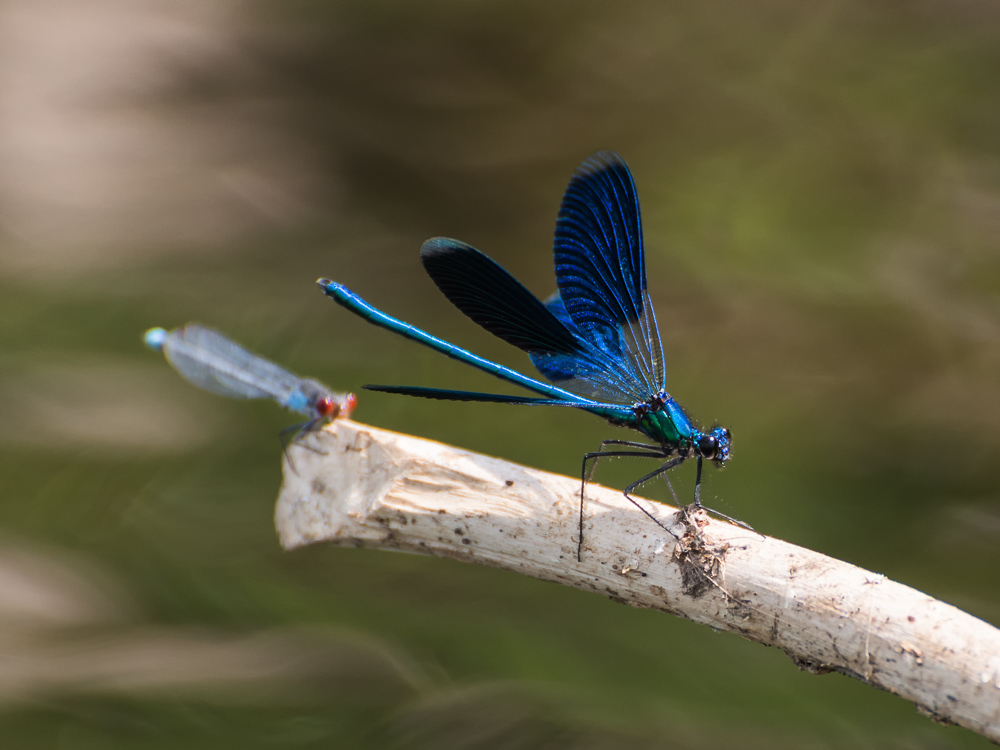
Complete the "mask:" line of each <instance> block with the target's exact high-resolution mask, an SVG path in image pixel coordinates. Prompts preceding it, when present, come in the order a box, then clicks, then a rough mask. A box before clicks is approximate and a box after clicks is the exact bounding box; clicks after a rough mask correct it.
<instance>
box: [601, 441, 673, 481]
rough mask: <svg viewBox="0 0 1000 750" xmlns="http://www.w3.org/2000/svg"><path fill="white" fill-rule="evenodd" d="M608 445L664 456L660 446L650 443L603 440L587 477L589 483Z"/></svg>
mask: <svg viewBox="0 0 1000 750" xmlns="http://www.w3.org/2000/svg"><path fill="white" fill-rule="evenodd" d="M606 445H624V446H626V447H627V448H645V449H646V450H649V451H654V452H656V453H657V455H663V453H662V451H663V447H662V446H660V445H649V444H648V443H634V442H632V441H631V440H602V441H601V447H600V448H598V449H597V452H596V453H594V454H593V455H594V456H595V458H594V463H592V464H591V465H590V473H589V474H588V475H587V481H588V482H589V481H590V480H591V479H592V478H593V477H594V472H595V471H597V461H598V459H600V457H601V456H603V455H604V446H606Z"/></svg>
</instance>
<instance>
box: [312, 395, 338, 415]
mask: <svg viewBox="0 0 1000 750" xmlns="http://www.w3.org/2000/svg"><path fill="white" fill-rule="evenodd" d="M313 408H314V409H316V413H317V414H319V415H320V416H321V417H329V416H331V415H332V416H337V414H336V412H337V410H338V409H339V408H340V407H338V406H337V404H336V403H335V402H334V400H333V399H332V398H321V399H317V401H316V404H315V406H314V407H313Z"/></svg>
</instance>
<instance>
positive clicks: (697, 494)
mask: <svg viewBox="0 0 1000 750" xmlns="http://www.w3.org/2000/svg"><path fill="white" fill-rule="evenodd" d="M694 504H695V505H697V506H698V507H699V508H701V509H702V510H706V511H708V512H709V513H711V514H712V515H715V516H718V517H719V518H724V519H726V520H727V521H729V523H734V524H736V525H737V526H742V527H743V528H744V529H747V530H748V531H752V532H754V533H755V534H759V533H760V532H758V531H757V529H755V528H754V527H753V526H751V525H750V524H748V523H744V522H743V521H741V520H740V519H738V518H732V517H731V516H727V515H726V514H725V513H720V512H719V511H717V510H715V509H713V508H706V507H705V506H704V505H702V504H701V456H698V474H697V476H696V477H695V480H694Z"/></svg>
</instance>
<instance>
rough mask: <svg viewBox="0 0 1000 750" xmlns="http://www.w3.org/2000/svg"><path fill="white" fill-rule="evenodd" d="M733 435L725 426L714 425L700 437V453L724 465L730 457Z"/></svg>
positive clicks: (703, 456) (719, 464)
mask: <svg viewBox="0 0 1000 750" xmlns="http://www.w3.org/2000/svg"><path fill="white" fill-rule="evenodd" d="M731 444H732V435H730V433H729V430H728V429H726V428H725V427H713V428H712V430H711V432H707V433H703V434H702V435H701V436H700V437H699V438H698V454H699V455H700V456H701V457H702V458H707V459H709V460H711V461H714V462H715V463H716V464H717V465H718V466H722V465H723V464H724V463H726V461H727V460H728V459H729V447H730V445H731Z"/></svg>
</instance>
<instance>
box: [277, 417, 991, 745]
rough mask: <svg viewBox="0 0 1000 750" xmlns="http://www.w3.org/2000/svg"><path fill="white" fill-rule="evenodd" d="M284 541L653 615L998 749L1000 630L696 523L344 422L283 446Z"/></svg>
mask: <svg viewBox="0 0 1000 750" xmlns="http://www.w3.org/2000/svg"><path fill="white" fill-rule="evenodd" d="M291 457H292V460H293V462H294V466H293V468H289V466H288V465H287V464H286V468H285V481H284V485H283V486H282V489H281V493H280V496H279V498H278V504H277V508H276V511H275V521H276V524H277V528H278V534H279V537H280V539H281V543H282V544H283V545H284V546H285V547H286V548H294V547H298V546H301V545H304V544H310V543H313V542H321V541H322V542H333V543H335V544H347V545H354V546H366V547H384V548H391V549H400V550H407V551H411V552H422V553H426V554H430V555H437V556H439V557H451V558H455V559H457V560H463V561H466V562H474V563H479V564H482V565H491V566H494V567H499V568H505V569H507V570H512V571H515V572H518V573H524V574H526V575H530V576H534V577H536V578H541V579H544V580H547V581H557V582H559V583H563V584H566V585H569V586H575V587H577V588H580V589H584V590H586V591H593V592H595V593H598V594H601V595H602V596H608V597H610V598H612V599H614V600H616V601H619V602H622V603H625V604H630V605H632V606H635V607H648V608H652V609H659V610H662V611H664V612H668V613H670V614H673V615H678V616H680V617H686V618H688V619H690V620H693V621H695V622H699V623H703V624H705V625H709V626H711V627H713V628H716V629H719V630H728V631H731V632H734V633H738V634H740V635H742V636H743V637H745V638H748V639H750V640H752V641H757V642H759V643H763V644H766V645H769V646H776V647H777V648H780V649H783V650H784V651H785V652H786V653H787V654H788V655H789V656H790V657H791V658H792V660H793V661H794V662H795V663H796V664H798V665H799V667H800V668H802V669H806V670H809V671H811V672H814V673H817V674H821V673H825V672H831V671H837V672H842V673H844V674H847V675H850V676H851V677H854V678H856V679H858V680H861V681H862V682H865V683H868V684H869V685H872V686H875V687H879V688H882V689H883V690H888V691H890V692H892V693H896V694H898V695H900V696H902V697H904V698H906V699H908V700H910V701H913V702H914V703H915V704H916V705H917V706H918V708H919V709H920V710H921V711H922V712H923V713H925V714H927V715H928V716H930V717H931V718H932V719H935V720H937V721H942V722H948V723H954V724H958V725H961V726H963V727H967V728H969V729H971V730H973V731H975V732H978V733H980V734H982V735H985V736H986V737H988V738H990V739H991V740H993V741H994V742H1000V630H998V629H997V628H995V627H993V626H992V625H990V624H988V623H986V622H983V621H982V620H979V619H977V618H975V617H973V616H971V615H969V614H966V613H965V612H962V611H961V610H959V609H956V608H955V607H952V606H950V605H948V604H945V603H943V602H940V601H937V600H936V599H933V598H932V597H930V596H927V595H926V594H923V593H921V592H919V591H916V590H915V589H912V588H910V587H908V586H904V585H902V584H899V583H895V582H894V581H890V580H888V579H887V578H885V577H884V576H881V575H879V574H878V573H872V572H869V571H867V570H863V569H861V568H858V567H856V566H854V565H851V564H849V563H845V562H841V561H839V560H835V559H833V558H830V557H827V556H825V555H821V554H818V553H816V552H812V551H810V550H808V549H803V548H801V547H796V546H795V545H792V544H788V543H786V542H783V541H780V540H778V539H773V538H771V537H765V536H761V535H759V534H756V533H753V532H750V531H747V530H746V529H742V528H739V527H736V526H732V525H730V524H728V523H723V522H721V521H716V520H713V519H710V518H708V517H706V516H705V515H704V514H703V513H700V512H689V510H688V509H682V510H678V509H676V508H672V507H670V506H667V505H662V504H659V503H654V502H648V501H642V500H640V502H643V503H644V505H645V507H647V508H648V509H649V512H650V513H652V514H653V515H655V516H656V517H657V518H659V519H660V520H661V521H662V522H663V524H664V525H665V526H667V527H668V528H670V529H671V530H672V532H673V533H674V534H675V535H676V536H677V537H680V541H678V540H677V539H675V538H674V537H673V536H671V535H670V534H667V533H665V532H664V531H663V530H662V529H660V528H658V527H656V526H655V525H654V524H653V523H652V522H651V521H650V520H649V519H648V518H646V516H644V515H643V514H642V512H641V511H639V510H638V509H636V508H635V507H634V506H633V505H632V504H630V503H629V502H628V501H627V500H626V499H625V498H624V497H623V496H622V494H621V492H620V491H618V490H612V489H608V488H605V487H601V486H598V485H588V486H587V505H586V516H585V519H586V520H585V525H584V548H583V561H582V562H577V559H576V541H577V534H578V528H577V512H578V507H579V491H580V482H579V479H574V478H570V477H565V476H559V475H556V474H549V473H547V472H543V471H538V470H535V469H529V468H526V467H524V466H519V465H517V464H512V463H508V462H506V461H501V460H499V459H495V458H490V457H488V456H483V455H479V454H476V453H471V452H469V451H463V450H460V449H458V448H454V447H451V446H448V445H443V444H441V443H436V442H432V441H429V440H423V439H421V438H416V437H412V436H409V435H401V434H398V433H393V432H388V431H385V430H379V429H375V428H373V427H368V426H365V425H361V424H358V423H355V422H350V421H346V420H338V421H336V422H334V423H333V424H331V425H330V426H329V427H328V428H326V429H325V430H324V431H322V432H319V433H315V434H314V435H312V436H309V437H308V438H307V444H305V445H299V446H296V447H294V448H293V449H292V451H291Z"/></svg>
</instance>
